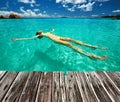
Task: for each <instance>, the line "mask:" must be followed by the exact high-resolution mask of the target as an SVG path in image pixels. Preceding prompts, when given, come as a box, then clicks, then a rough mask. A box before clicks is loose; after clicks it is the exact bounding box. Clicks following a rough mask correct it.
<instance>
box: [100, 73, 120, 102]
mask: <svg viewBox="0 0 120 102" xmlns="http://www.w3.org/2000/svg"><path fill="white" fill-rule="evenodd" d="M99 76H100V78H101V79H102V80H103V84H104V86H105V88H106V89H107V91H108V93H109V96H110V97H111V99H112V101H114V102H117V101H118V100H119V101H120V89H119V88H118V87H117V86H116V85H115V83H114V82H113V81H112V80H111V78H110V77H109V76H108V75H107V73H106V72H104V73H99Z"/></svg>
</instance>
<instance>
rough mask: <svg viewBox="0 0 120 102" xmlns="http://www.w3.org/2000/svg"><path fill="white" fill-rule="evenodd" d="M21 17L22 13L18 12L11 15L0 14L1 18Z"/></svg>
mask: <svg viewBox="0 0 120 102" xmlns="http://www.w3.org/2000/svg"><path fill="white" fill-rule="evenodd" d="M9 18H10V19H16V18H17V19H19V18H22V16H21V15H19V14H17V13H11V14H10V15H0V19H9Z"/></svg>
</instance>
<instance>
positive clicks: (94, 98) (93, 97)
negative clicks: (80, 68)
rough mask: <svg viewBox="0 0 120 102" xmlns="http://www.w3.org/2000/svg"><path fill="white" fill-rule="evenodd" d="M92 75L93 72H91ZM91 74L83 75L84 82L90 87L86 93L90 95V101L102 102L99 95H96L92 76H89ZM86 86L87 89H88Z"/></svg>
mask: <svg viewBox="0 0 120 102" xmlns="http://www.w3.org/2000/svg"><path fill="white" fill-rule="evenodd" d="M91 73H92V72H91ZM91 73H87V72H85V73H84V74H83V76H84V77H83V78H84V79H83V80H84V81H85V82H86V86H88V88H87V89H86V90H87V92H86V93H88V96H89V101H90V102H100V100H99V98H98V97H97V94H96V92H95V90H94V88H93V85H92V82H91V78H90V75H89V74H91ZM86 86H85V87H86Z"/></svg>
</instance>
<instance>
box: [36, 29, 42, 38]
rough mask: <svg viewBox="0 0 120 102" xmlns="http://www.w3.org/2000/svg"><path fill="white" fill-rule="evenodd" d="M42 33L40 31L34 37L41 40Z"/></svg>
mask: <svg viewBox="0 0 120 102" xmlns="http://www.w3.org/2000/svg"><path fill="white" fill-rule="evenodd" d="M42 33H43V31H41V30H40V31H38V32H37V33H36V35H39V36H38V38H39V39H41V38H42V37H43V36H42Z"/></svg>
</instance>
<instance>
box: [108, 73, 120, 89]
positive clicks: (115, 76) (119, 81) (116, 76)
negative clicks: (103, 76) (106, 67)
mask: <svg viewBox="0 0 120 102" xmlns="http://www.w3.org/2000/svg"><path fill="white" fill-rule="evenodd" d="M107 75H109V77H110V78H111V80H112V81H113V82H114V83H115V85H116V86H117V87H118V88H119V89H120V73H119V72H107Z"/></svg>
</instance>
